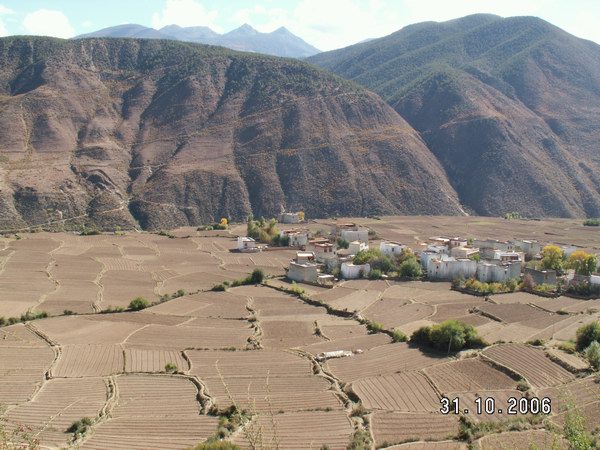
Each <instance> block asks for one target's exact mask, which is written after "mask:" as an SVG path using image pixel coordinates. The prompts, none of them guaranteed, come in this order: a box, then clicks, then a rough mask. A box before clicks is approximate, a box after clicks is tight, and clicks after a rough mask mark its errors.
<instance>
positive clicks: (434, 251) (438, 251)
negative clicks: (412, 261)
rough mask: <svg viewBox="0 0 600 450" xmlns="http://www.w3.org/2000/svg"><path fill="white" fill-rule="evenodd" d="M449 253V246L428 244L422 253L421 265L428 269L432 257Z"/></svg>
mask: <svg viewBox="0 0 600 450" xmlns="http://www.w3.org/2000/svg"><path fill="white" fill-rule="evenodd" d="M447 254H448V247H446V246H444V245H428V246H427V248H426V249H425V250H423V251H422V252H421V254H420V258H421V266H422V267H423V269H425V270H427V264H429V260H430V259H432V258H436V257H439V256H441V255H447Z"/></svg>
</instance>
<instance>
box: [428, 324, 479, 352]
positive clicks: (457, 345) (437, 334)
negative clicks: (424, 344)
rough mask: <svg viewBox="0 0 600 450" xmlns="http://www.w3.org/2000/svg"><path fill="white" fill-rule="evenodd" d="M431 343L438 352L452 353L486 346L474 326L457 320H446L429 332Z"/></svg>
mask: <svg viewBox="0 0 600 450" xmlns="http://www.w3.org/2000/svg"><path fill="white" fill-rule="evenodd" d="M429 342H430V344H431V346H433V347H434V348H437V349H438V350H442V351H446V352H448V353H450V352H451V351H458V350H462V349H463V348H473V347H482V346H485V342H484V341H483V340H482V339H481V338H480V337H479V336H478V334H477V330H475V328H473V326H471V325H468V324H465V323H462V322H459V321H457V320H446V321H444V322H442V323H440V324H437V325H434V326H432V327H431V329H430V330H429Z"/></svg>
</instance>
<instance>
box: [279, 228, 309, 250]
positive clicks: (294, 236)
mask: <svg viewBox="0 0 600 450" xmlns="http://www.w3.org/2000/svg"><path fill="white" fill-rule="evenodd" d="M279 236H280V237H282V238H283V237H288V238H289V239H290V247H302V246H304V245H306V244H308V232H306V231H299V230H281V231H280V232H279Z"/></svg>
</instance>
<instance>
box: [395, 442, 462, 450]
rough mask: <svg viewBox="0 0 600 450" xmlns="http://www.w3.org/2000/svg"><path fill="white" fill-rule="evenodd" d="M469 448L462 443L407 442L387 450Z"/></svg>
mask: <svg viewBox="0 0 600 450" xmlns="http://www.w3.org/2000/svg"><path fill="white" fill-rule="evenodd" d="M468 448H469V446H468V445H467V444H465V443H464V442H457V441H440V442H407V443H406V444H399V445H392V446H391V447H386V449H387V450H467V449H468Z"/></svg>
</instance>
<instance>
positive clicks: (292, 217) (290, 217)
mask: <svg viewBox="0 0 600 450" xmlns="http://www.w3.org/2000/svg"><path fill="white" fill-rule="evenodd" d="M279 222H280V223H300V214H298V213H291V212H282V213H281V214H279Z"/></svg>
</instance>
